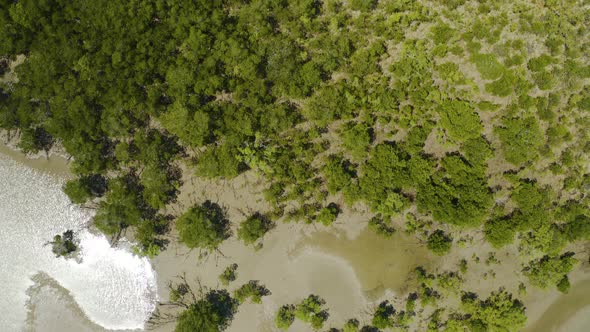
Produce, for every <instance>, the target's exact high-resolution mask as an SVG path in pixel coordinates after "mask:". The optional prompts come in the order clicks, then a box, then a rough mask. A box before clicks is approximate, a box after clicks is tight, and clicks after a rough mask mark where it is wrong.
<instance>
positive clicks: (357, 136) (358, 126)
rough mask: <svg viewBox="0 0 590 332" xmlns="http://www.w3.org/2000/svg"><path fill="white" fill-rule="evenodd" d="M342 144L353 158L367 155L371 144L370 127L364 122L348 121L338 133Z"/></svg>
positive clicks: (356, 158)
mask: <svg viewBox="0 0 590 332" xmlns="http://www.w3.org/2000/svg"><path fill="white" fill-rule="evenodd" d="M340 136H341V137H342V145H343V146H344V148H345V149H346V150H347V151H348V152H349V153H350V154H351V155H352V157H353V158H354V159H355V160H360V159H362V158H364V157H365V156H366V155H367V151H368V149H369V145H370V144H371V140H372V139H371V129H370V128H369V127H368V126H367V125H366V124H365V123H355V122H348V123H346V124H345V125H344V126H343V127H342V131H341V133H340Z"/></svg>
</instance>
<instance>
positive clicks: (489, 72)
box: [471, 53, 505, 80]
mask: <svg viewBox="0 0 590 332" xmlns="http://www.w3.org/2000/svg"><path fill="white" fill-rule="evenodd" d="M471 62H473V63H474V64H475V66H476V67H477V70H478V71H479V73H480V74H481V77H482V78H483V79H486V80H495V79H498V78H500V77H502V75H504V72H505V68H504V66H503V65H502V64H501V63H500V62H498V60H497V59H496V56H495V55H494V54H482V53H478V54H474V55H472V56H471Z"/></svg>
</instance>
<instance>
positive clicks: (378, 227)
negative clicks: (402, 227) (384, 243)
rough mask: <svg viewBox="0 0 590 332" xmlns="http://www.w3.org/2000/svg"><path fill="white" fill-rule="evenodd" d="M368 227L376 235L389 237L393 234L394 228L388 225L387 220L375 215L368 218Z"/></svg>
mask: <svg viewBox="0 0 590 332" xmlns="http://www.w3.org/2000/svg"><path fill="white" fill-rule="evenodd" d="M369 229H370V230H372V231H373V232H375V233H376V234H378V235H381V236H383V237H386V238H389V237H392V236H393V234H395V228H393V226H391V225H390V222H389V220H387V219H384V218H383V217H382V216H381V215H377V216H375V217H373V218H371V220H369Z"/></svg>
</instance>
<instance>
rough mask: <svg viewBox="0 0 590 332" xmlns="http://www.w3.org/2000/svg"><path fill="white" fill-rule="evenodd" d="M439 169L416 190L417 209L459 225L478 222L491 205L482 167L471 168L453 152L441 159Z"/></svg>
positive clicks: (477, 223) (479, 222)
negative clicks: (440, 167)
mask: <svg viewBox="0 0 590 332" xmlns="http://www.w3.org/2000/svg"><path fill="white" fill-rule="evenodd" d="M441 164H442V169H441V170H439V171H437V172H436V173H435V174H433V175H432V178H431V180H430V181H429V182H428V183H425V184H424V185H422V186H420V188H419V191H418V198H417V203H418V208H420V209H422V210H428V211H431V212H432V215H433V217H434V218H435V219H436V220H438V221H442V222H446V223H450V224H455V225H459V226H469V227H472V226H477V225H479V224H481V222H482V221H483V220H484V218H485V217H486V215H487V214H488V210H489V208H490V207H491V204H492V197H491V194H490V191H489V188H488V187H487V185H486V181H485V173H484V170H483V169H482V167H473V166H471V165H469V163H467V162H466V161H465V160H464V159H463V158H461V157H460V156H457V155H448V156H446V157H444V158H443V159H442V161H441Z"/></svg>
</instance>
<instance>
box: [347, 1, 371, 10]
mask: <svg viewBox="0 0 590 332" xmlns="http://www.w3.org/2000/svg"><path fill="white" fill-rule="evenodd" d="M377 2H378V0H351V1H350V7H351V8H352V9H354V10H360V11H369V10H372V9H374V8H375V6H377Z"/></svg>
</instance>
